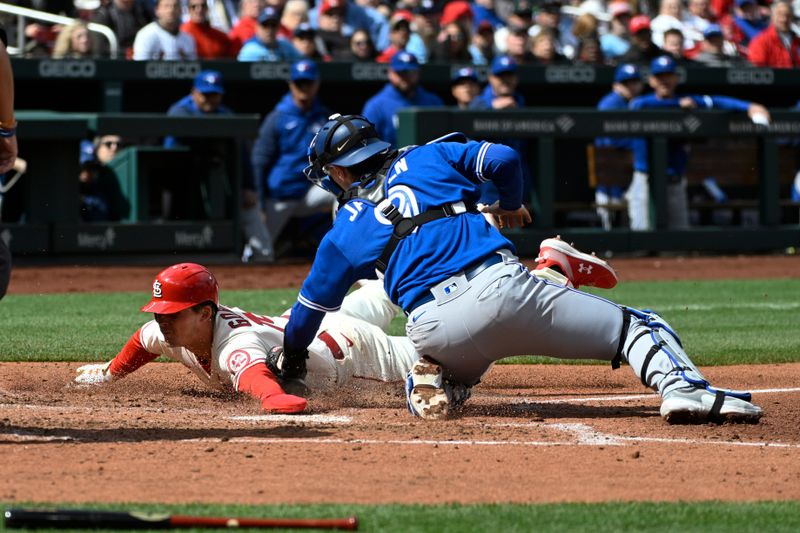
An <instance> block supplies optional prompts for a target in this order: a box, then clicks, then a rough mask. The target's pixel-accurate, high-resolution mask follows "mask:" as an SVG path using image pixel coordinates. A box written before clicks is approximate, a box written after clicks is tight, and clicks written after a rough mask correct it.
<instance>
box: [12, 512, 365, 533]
mask: <svg viewBox="0 0 800 533" xmlns="http://www.w3.org/2000/svg"><path fill="white" fill-rule="evenodd" d="M5 523H6V527H7V528H26V529H37V528H47V529H50V528H68V529H90V528H94V529H172V528H192V527H196V528H201V527H208V528H232V527H239V528H241V527H253V528H286V529H345V530H350V531H354V530H356V529H358V518H357V517H355V516H349V517H347V518H233V517H224V518H222V517H218V518H215V517H210V516H185V515H169V514H155V513H137V512H120V511H93V510H86V509H55V510H50V509H48V510H36V509H19V508H16V509H14V508H12V509H6V511H5Z"/></svg>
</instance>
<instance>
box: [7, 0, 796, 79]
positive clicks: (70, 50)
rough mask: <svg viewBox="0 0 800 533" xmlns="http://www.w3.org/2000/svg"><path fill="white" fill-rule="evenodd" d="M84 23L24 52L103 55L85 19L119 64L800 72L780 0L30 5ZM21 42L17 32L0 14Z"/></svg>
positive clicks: (41, 38)
mask: <svg viewBox="0 0 800 533" xmlns="http://www.w3.org/2000/svg"><path fill="white" fill-rule="evenodd" d="M16 4H17V5H19V6H22V7H29V8H33V9H36V10H40V11H44V12H49V13H53V14H60V15H66V16H69V17H74V18H76V19H77V20H78V22H76V23H74V24H71V25H62V24H47V23H42V22H37V21H34V20H27V21H26V24H25V25H24V39H23V40H22V41H24V45H23V47H22V49H21V50H16V55H21V56H25V57H54V58H65V57H67V58H105V57H109V45H108V41H107V39H106V38H105V37H103V36H102V35H101V34H100V33H95V32H90V31H89V28H88V27H87V23H89V22H94V23H98V24H102V25H105V26H108V27H109V28H111V29H112V30H113V32H114V34H115V35H116V37H117V40H118V42H119V53H118V56H119V57H120V58H126V59H133V60H181V59H198V58H199V59H230V60H238V61H282V62H293V61H296V60H299V59H303V58H308V59H312V60H315V61H376V62H379V63H388V62H389V61H391V59H392V57H393V56H394V55H395V54H396V53H398V51H400V50H405V51H407V52H409V53H411V54H413V55H414V56H415V57H416V59H417V60H418V62H419V63H420V64H424V63H471V64H474V65H489V64H491V62H492V60H493V59H494V58H495V57H496V56H498V55H502V54H507V55H509V56H511V57H512V58H513V59H514V60H515V61H516V62H517V64H520V65H525V64H534V65H550V64H555V63H583V64H592V65H617V64H619V63H629V62H643V63H644V62H647V61H650V60H652V59H653V58H655V57H657V56H658V55H660V54H662V53H666V54H669V55H671V56H672V57H674V58H675V59H676V60H678V62H679V63H682V64H691V63H696V64H699V65H708V66H741V65H747V64H752V65H756V66H769V67H773V68H793V67H796V66H798V65H800V37H798V32H797V31H796V27H795V22H794V21H795V19H796V15H797V14H798V13H800V2H798V1H795V2H794V4H792V3H788V2H779V1H771V0H683V1H682V0H612V1H604V0H584V1H583V2H580V1H578V0H571V1H570V0H566V2H564V1H562V0H473V1H472V2H468V1H465V0H452V1H442V0H397V1H392V0H316V3H314V0H22V1H20V2H17V3H16ZM0 16H2V17H4V19H3V20H2V21H0V22H2V23H3V25H4V26H5V27H6V28H7V31H8V32H9V34H10V35H9V37H10V39H9V41H10V44H12V45H13V44H15V43H18V42H21V41H18V40H17V36H16V35H15V31H16V28H17V25H16V24H15V23H14V21H13V19H12V18H11V16H9V15H7V14H0Z"/></svg>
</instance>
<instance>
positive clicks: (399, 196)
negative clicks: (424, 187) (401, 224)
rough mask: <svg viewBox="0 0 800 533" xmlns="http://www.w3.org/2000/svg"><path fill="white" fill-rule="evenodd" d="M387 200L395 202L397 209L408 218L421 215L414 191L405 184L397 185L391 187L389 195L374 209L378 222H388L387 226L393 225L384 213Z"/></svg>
mask: <svg viewBox="0 0 800 533" xmlns="http://www.w3.org/2000/svg"><path fill="white" fill-rule="evenodd" d="M387 202H388V203H392V204H394V205H395V207H397V210H398V211H400V212H401V213H402V214H403V216H404V217H406V218H410V217H413V216H416V215H419V205H418V204H417V197H416V196H415V195H414V191H412V190H411V189H409V188H408V187H406V186H405V185H397V186H396V187H392V188H391V189H389V197H388V198H386V199H385V200H384V201H382V202H381V203H379V204H378V205H377V207H376V209H375V211H374V213H375V218H376V219H378V222H380V223H381V224H386V225H387V226H391V225H392V223H391V222H389V219H387V218H386V217H385V216H383V213H382V210H383V208H384V207H385V206H386V205H387ZM414 231H416V230H414Z"/></svg>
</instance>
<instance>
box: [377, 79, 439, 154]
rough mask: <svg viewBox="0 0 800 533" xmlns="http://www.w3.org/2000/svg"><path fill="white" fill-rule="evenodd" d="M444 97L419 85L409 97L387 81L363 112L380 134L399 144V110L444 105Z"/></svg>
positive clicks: (395, 144)
mask: <svg viewBox="0 0 800 533" xmlns="http://www.w3.org/2000/svg"><path fill="white" fill-rule="evenodd" d="M443 105H444V102H442V99H441V98H439V97H438V96H436V95H435V94H433V93H432V92H429V91H426V90H425V89H423V88H422V87H419V86H417V89H416V91H414V95H413V96H412V97H410V98H409V97H408V96H406V95H404V94H403V93H401V92H400V91H398V90H397V89H395V87H394V85H392V84H391V83H387V84H386V85H384V87H383V89H381V90H380V91H379V92H378V94H376V95H375V96H373V97H372V98H370V99H369V100H367V103H366V104H364V111H363V112H362V113H361V114H362V115H364V116H365V117H367V118H368V119H369V120H370V122H372V123H373V124H375V130H376V131H377V132H378V136H379V137H380V138H381V139H383V140H384V141H386V142H387V143H391V144H392V146H397V126H398V122H397V112H398V111H400V110H401V109H405V108H406V107H412V106H416V107H436V106H443Z"/></svg>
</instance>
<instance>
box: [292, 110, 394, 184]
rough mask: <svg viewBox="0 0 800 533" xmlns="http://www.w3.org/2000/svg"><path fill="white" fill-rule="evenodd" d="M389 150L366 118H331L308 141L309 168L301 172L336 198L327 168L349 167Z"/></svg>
mask: <svg viewBox="0 0 800 533" xmlns="http://www.w3.org/2000/svg"><path fill="white" fill-rule="evenodd" d="M389 148H391V144H389V143H387V142H385V141H382V140H381V139H380V137H378V132H377V131H375V126H374V125H373V124H372V122H370V121H369V120H367V119H366V118H364V117H362V116H360V115H345V116H342V115H339V114H336V115H331V117H330V119H329V120H328V122H326V123H325V125H324V126H322V128H320V130H319V131H318V132H317V134H316V135H315V136H314V138H313V139H312V140H311V144H310V145H309V147H308V162H309V165H308V166H307V167H306V168H305V170H304V171H303V172H304V173H305V175H306V177H307V178H308V179H309V180H311V182H312V183H314V184H315V185H317V186H319V187H322V188H323V189H325V190H327V191H330V192H332V193H334V194H336V195H339V194H341V192H342V190H341V188H340V187H339V186H338V185H336V184H335V183H334V182H333V181H332V180H331V179H330V178H329V177H328V175H327V172H326V170H325V168H326V167H327V166H328V165H337V166H340V167H352V166H354V165H357V164H359V163H362V162H364V161H366V160H367V159H369V158H370V157H372V156H374V155H376V154H378V153H380V152H383V151H386V150H388V149H389Z"/></svg>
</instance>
